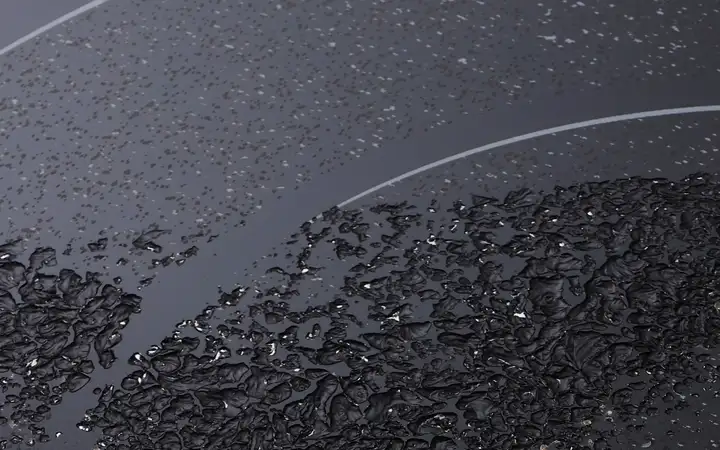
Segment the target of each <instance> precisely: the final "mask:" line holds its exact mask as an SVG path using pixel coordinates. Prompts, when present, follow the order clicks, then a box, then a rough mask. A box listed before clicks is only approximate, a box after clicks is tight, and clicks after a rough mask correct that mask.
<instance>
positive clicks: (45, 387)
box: [0, 240, 140, 449]
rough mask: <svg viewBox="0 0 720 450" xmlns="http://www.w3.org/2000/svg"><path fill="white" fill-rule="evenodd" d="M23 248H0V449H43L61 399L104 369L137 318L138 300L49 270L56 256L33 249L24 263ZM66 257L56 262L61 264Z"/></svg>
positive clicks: (90, 279) (89, 278)
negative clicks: (48, 424)
mask: <svg viewBox="0 0 720 450" xmlns="http://www.w3.org/2000/svg"><path fill="white" fill-rule="evenodd" d="M23 253H24V249H23V243H22V241H20V240H15V241H10V242H8V243H6V244H4V245H2V246H0V391H2V393H3V396H2V398H3V402H2V403H0V430H1V433H0V436H1V437H0V448H3V449H4V448H7V445H9V444H22V445H26V446H33V445H35V444H38V443H42V442H48V441H50V439H51V431H50V430H47V429H46V428H45V426H44V425H45V424H44V422H45V421H46V419H47V418H49V417H50V416H51V414H52V411H53V409H54V408H55V407H56V406H57V405H59V404H60V403H61V402H62V401H63V399H64V398H66V396H67V394H69V393H74V392H78V391H80V390H81V389H82V388H83V387H85V385H87V384H88V382H90V379H91V376H92V374H93V372H94V371H95V369H96V367H98V366H99V367H101V368H104V369H107V368H109V367H110V366H112V364H113V363H114V362H115V360H116V357H115V354H114V351H113V348H114V347H115V346H116V345H117V344H119V343H120V341H121V340H122V334H121V332H122V329H123V328H124V327H125V326H126V325H127V323H128V322H129V321H130V319H131V316H132V315H134V314H136V313H139V312H140V297H138V296H137V295H134V294H132V293H126V292H124V291H123V290H122V289H120V288H118V287H116V286H113V285H112V284H109V283H105V282H103V280H102V279H101V277H99V274H97V273H94V272H87V273H86V274H85V275H84V276H82V275H80V274H78V273H77V272H75V271H74V270H72V269H69V268H64V269H59V270H57V269H54V268H55V267H56V266H57V265H58V261H57V256H56V252H55V250H54V249H52V248H50V247H45V248H37V249H35V250H34V251H33V252H32V253H31V254H30V255H29V257H28V258H27V259H28V262H25V263H23V262H22V260H23V259H24V258H22V255H23ZM63 258H64V256H60V259H61V261H62V259H63Z"/></svg>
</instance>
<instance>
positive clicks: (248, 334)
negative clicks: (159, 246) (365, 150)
mask: <svg viewBox="0 0 720 450" xmlns="http://www.w3.org/2000/svg"><path fill="white" fill-rule="evenodd" d="M719 225H720V177H718V176H717V175H708V174H699V175H693V176H690V177H688V178H686V179H683V180H678V181H670V180H665V179H644V178H630V179H620V180H615V181H607V182H597V183H587V184H579V185H573V186H569V187H557V188H555V189H554V190H553V191H551V192H543V193H537V192H533V191H530V190H527V189H522V190H518V191H514V192H512V193H510V194H509V195H507V197H505V198H504V199H496V198H492V197H486V196H481V195H477V196H472V197H471V198H467V199H458V200H457V201H455V202H454V204H452V205H442V204H439V203H438V204H432V205H423V206H418V205H410V204H406V203H403V204H382V205H377V206H375V207H373V208H370V210H369V211H360V210H338V209H333V210H331V211H328V212H326V213H324V214H323V215H322V216H321V218H318V219H315V220H313V221H311V222H307V223H306V224H304V225H303V227H302V230H301V231H300V232H299V233H298V234H297V235H295V236H293V238H292V240H290V241H289V242H288V243H287V248H285V249H282V250H277V252H276V253H274V254H272V255H270V256H269V257H268V258H266V259H265V260H264V261H263V262H259V263H258V270H261V271H265V269H267V272H265V274H264V275H262V276H260V277H258V279H257V280H255V282H254V283H252V285H250V286H244V287H238V288H236V289H235V290H233V291H230V292H226V293H223V294H222V295H221V296H220V298H219V299H218V302H217V306H213V307H208V308H206V309H205V310H204V311H202V312H201V314H199V315H198V316H197V317H195V318H194V319H190V320H187V321H184V322H182V323H181V324H180V325H179V327H178V329H177V330H176V331H175V333H174V334H173V335H172V336H170V337H168V338H166V339H165V340H163V341H162V342H160V343H159V344H158V345H155V346H153V347H152V348H150V350H148V351H147V352H144V353H137V354H135V355H134V356H133V357H132V358H131V359H130V361H129V363H130V364H131V365H132V366H133V368H132V369H131V372H129V373H128V374H127V376H126V377H125V378H124V379H123V380H122V383H120V384H119V385H117V386H107V387H106V389H105V390H103V391H102V392H98V394H99V399H98V404H97V406H96V407H95V408H93V409H91V410H89V411H87V414H86V417H85V419H84V420H83V421H82V422H81V423H80V424H79V426H80V427H81V428H82V429H86V430H90V429H95V430H102V431H103V439H102V442H101V444H102V448H108V449H116V450H120V449H123V450H125V449H130V448H163V449H168V450H170V449H308V450H321V449H338V448H343V449H378V450H410V449H433V450H450V449H465V448H492V449H526V448H527V449H538V448H583V449H605V448H633V447H637V448H649V447H654V446H655V443H656V442H660V441H662V440H663V439H671V434H672V430H668V431H667V435H644V434H643V433H642V430H643V427H644V426H645V424H646V423H647V422H648V421H651V420H653V417H655V416H664V415H666V414H667V415H671V416H672V415H673V414H675V413H676V412H677V411H679V410H682V409H684V408H688V407H690V405H691V400H692V399H693V397H694V396H697V393H696V391H697V388H698V387H699V386H701V387H702V388H703V389H705V390H706V391H707V390H708V389H710V390H711V391H712V392H716V391H717V386H716V384H715V382H716V380H717V378H718V370H717V366H716V364H717V361H716V354H717V348H718V331H720V312H719V311H720V299H719V298H718V293H719V292H720V289H719V286H718V283H720V277H718V263H719V261H718V257H720V238H719V236H718V226H719ZM266 263H267V265H268V267H263V264H266ZM706 395H707V394H706ZM698 420H700V419H698ZM629 431H634V432H639V433H640V434H639V435H640V438H638V439H640V440H639V441H637V442H634V443H628V442H627V440H626V439H625V438H624V437H623V436H624V435H625V434H626V433H628V432H629Z"/></svg>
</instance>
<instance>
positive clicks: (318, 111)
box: [0, 0, 720, 238]
mask: <svg viewBox="0 0 720 450" xmlns="http://www.w3.org/2000/svg"><path fill="white" fill-rule="evenodd" d="M717 6H718V5H717V2H710V3H702V4H692V5H686V4H684V3H683V2H653V3H643V4H641V5H640V4H638V5H632V6H620V5H611V4H605V3H603V2H586V3H583V2H575V3H567V2H559V1H557V2H555V1H552V2H544V3H538V4H525V3H523V4H522V5H521V4H519V3H517V4H508V3H507V2H441V3H439V4H433V5H424V6H418V5H416V4H410V3H407V2H399V1H396V2H361V3H359V4H358V3H352V4H351V3H349V2H304V3H301V4H300V3H294V2H241V3H233V2H214V3H211V4H207V3H202V2H193V1H179V2H160V1H151V2H129V1H124V0H118V1H115V2H110V3H109V4H108V5H106V6H103V7H101V8H99V9H98V10H96V11H93V12H92V13H91V14H89V15H87V16H84V17H81V18H78V19H76V20H74V21H72V22H69V23H67V24H65V25H64V26H62V27H58V28H56V29H53V30H51V31H50V32H49V33H47V34H46V35H44V36H42V37H40V38H39V39H37V40H36V41H33V42H32V43H28V44H26V45H24V46H22V47H21V48H19V49H18V50H16V51H14V52H12V53H11V54H10V55H8V57H6V58H4V59H3V66H2V80H3V81H2V85H1V89H2V93H3V95H2V97H3V101H2V112H0V114H1V115H0V119H1V120H2V129H1V131H2V132H1V134H2V138H3V139H4V142H3V152H4V153H3V156H2V164H3V167H2V169H3V170H2V173H3V181H4V182H5V183H6V185H7V186H8V188H7V194H6V195H5V197H4V199H3V204H2V207H3V210H4V211H5V212H6V216H9V217H11V218H12V224H13V226H15V227H17V228H35V229H39V230H42V229H47V228H53V227H55V225H54V224H56V223H57V224H66V223H71V224H72V226H71V228H72V230H73V232H75V231H83V230H84V231H86V232H88V233H91V234H94V233H97V232H99V231H100V230H103V229H112V230H117V231H125V230H127V229H130V228H132V229H134V230H137V229H141V228H143V227H146V226H147V225H148V224H149V223H159V224H161V225H162V226H170V227H172V229H173V231H176V232H177V233H181V234H182V233H189V232H191V231H195V230H197V229H198V228H203V227H208V226H212V227H213V229H214V230H217V231H219V232H222V231H224V230H227V229H229V228H232V227H235V226H237V225H238V224H239V223H240V222H241V220H242V217H243V216H245V215H247V214H251V213H253V212H255V211H257V210H258V209H260V208H262V207H263V205H264V204H265V203H266V202H269V201H271V200H272V199H273V198H275V197H278V196H281V195H282V194H283V192H286V191H289V190H294V189H297V188H299V187H301V186H302V185H303V184H305V183H306V182H307V181H309V180H311V179H312V178H313V177H318V176H320V175H321V174H323V173H325V172H328V171H333V170H336V169H338V168H339V167H341V166H342V165H344V164H348V163H350V162H351V161H352V160H353V159H355V158H357V157H360V156H362V155H363V154H365V153H367V152H371V151H374V152H380V151H383V149H385V148H387V147H388V144H389V143H390V142H392V141H397V140H402V139H403V138H405V137H407V136H410V135H416V134H418V133H421V132H422V130H425V129H430V128H433V127H437V126H440V125H443V124H447V123H450V122H453V121H454V120H455V119H457V118H458V117H460V116H462V115H464V114H475V113H477V112H479V111H482V110H488V109H493V108H496V107H498V106H501V105H506V104H511V103H523V102H527V101H531V100H532V99H533V98H535V97H536V96H537V95H539V94H540V93H547V92H556V93H560V92H564V91H575V90H579V89H590V90H592V89H598V88H612V87H613V86H614V85H618V84H623V83H625V82H627V80H633V79H634V80H652V79H656V78H664V77H684V76H692V75H694V74H697V73H713V72H714V71H716V70H717V69H718V67H720V63H718V61H717V59H716V58H711V57H709V56H711V55H714V54H716V53H717V47H718V43H717V42H716V40H715V39H714V38H713V37H712V36H714V33H713V24H714V23H716V22H717V16H718V8H717ZM701 28H702V30H703V31H702V33H700V32H698V30H699V29H701ZM58 205H63V207H62V208H58ZM118 212H120V213H118ZM58 228H60V227H58ZM63 228H64V227H63ZM58 231H59V232H60V234H61V235H63V236H62V237H67V238H69V237H71V236H68V234H69V233H67V231H66V230H58Z"/></svg>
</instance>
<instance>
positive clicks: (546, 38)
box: [538, 34, 557, 42]
mask: <svg viewBox="0 0 720 450" xmlns="http://www.w3.org/2000/svg"><path fill="white" fill-rule="evenodd" d="M538 37H539V38H541V39H545V40H546V41H550V42H556V41H557V36H555V35H554V34H553V35H550V36H538Z"/></svg>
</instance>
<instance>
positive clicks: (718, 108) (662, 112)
mask: <svg viewBox="0 0 720 450" xmlns="http://www.w3.org/2000/svg"><path fill="white" fill-rule="evenodd" d="M701 112H720V105H709V106H688V107H685V108H671V109H658V110H655V111H644V112H638V113H631V114H621V115H618V116H610V117H601V118H599V119H592V120H585V121H583V122H575V123H571V124H568V125H562V126H559V127H553V128H546V129H544V130H539V131H533V132H532V133H527V134H522V135H520V136H515V137H511V138H509V139H503V140H502V141H496V142H493V143H491V144H487V145H483V146H481V147H477V148H473V149H472V150H467V151H464V152H461V153H458V154H456V155H452V156H448V157H447V158H442V159H438V160H437V161H435V162H432V163H430V164H426V165H424V166H422V167H418V168H417V169H413V170H411V171H409V172H405V173H404V174H402V175H399V176H397V177H395V178H392V179H390V180H388V181H385V182H383V183H380V184H378V185H377V186H373V187H371V188H370V189H368V190H366V191H363V192H361V193H359V194H357V195H356V196H354V197H351V198H349V199H347V200H345V201H344V202H342V203H339V204H338V205H337V206H338V207H339V208H342V207H344V206H347V205H349V204H350V203H352V202H354V201H355V200H359V199H361V198H363V197H365V196H367V195H370V194H372V193H373V192H377V191H379V190H380V189H383V188H385V187H388V186H392V185H393V184H395V183H397V182H399V181H402V180H405V179H407V178H410V177H412V176H414V175H417V174H419V173H422V172H425V171H428V170H430V169H434V168H435V167H439V166H442V165H443V164H447V163H450V162H453V161H457V160H458V159H462V158H466V157H468V156H471V155H474V154H476V153H482V152H484V151H487V150H492V149H495V148H498V147H502V146H505V145H510V144H515V143H517V142H522V141H527V140H528V139H534V138H537V137H541V136H547V135H548V134H555V133H561V132H563V131H571V130H577V129H579V128H587V127H592V126H595V125H604V124H607V123H614V122H622V121H625V120H637V119H647V118H649V117H660V116H672V115H677V114H691V113H701Z"/></svg>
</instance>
